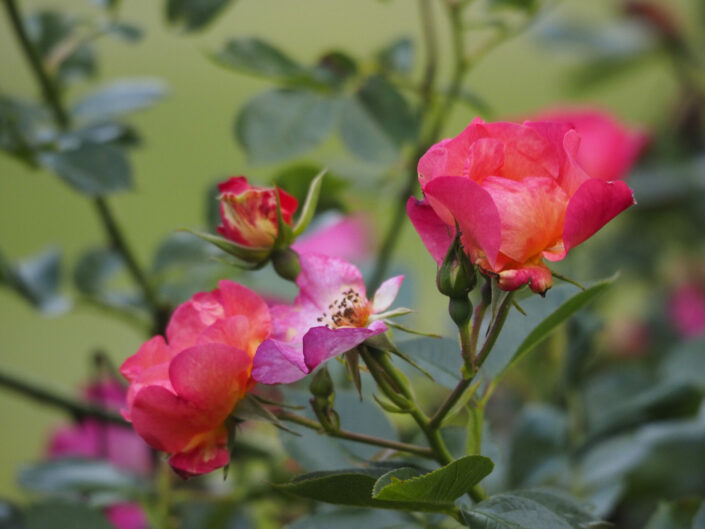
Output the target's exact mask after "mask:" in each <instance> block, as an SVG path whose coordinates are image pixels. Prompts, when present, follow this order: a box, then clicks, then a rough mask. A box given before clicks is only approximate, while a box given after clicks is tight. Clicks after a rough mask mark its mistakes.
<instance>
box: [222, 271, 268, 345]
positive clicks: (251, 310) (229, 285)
mask: <svg viewBox="0 0 705 529" xmlns="http://www.w3.org/2000/svg"><path fill="white" fill-rule="evenodd" d="M218 286H219V287H220V288H219V290H220V299H221V302H222V304H223V309H224V312H225V316H228V317H232V316H245V317H246V318H247V319H248V320H249V325H250V330H249V340H250V342H251V345H250V346H249V348H248V352H250V353H251V354H252V355H254V353H255V350H256V349H257V345H259V343H260V342H262V341H263V340H265V339H267V338H268V337H269V333H270V330H271V327H272V321H271V318H270V315H269V308H268V307H267V304H266V303H265V302H264V300H263V299H262V298H261V297H260V296H259V295H258V294H256V293H255V292H254V291H252V290H250V289H249V288H247V287H243V286H242V285H240V284H238V283H235V282H233V281H227V280H223V281H220V282H219V283H218ZM255 342H256V344H255ZM250 349H251V350H250Z"/></svg>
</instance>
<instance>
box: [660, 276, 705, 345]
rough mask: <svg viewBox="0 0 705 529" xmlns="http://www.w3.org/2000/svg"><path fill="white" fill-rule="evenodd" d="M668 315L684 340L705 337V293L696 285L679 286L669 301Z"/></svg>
mask: <svg viewBox="0 0 705 529" xmlns="http://www.w3.org/2000/svg"><path fill="white" fill-rule="evenodd" d="M668 314H669V316H670V319H671V324H672V325H673V326H674V327H675V328H676V330H677V331H678V334H680V335H681V337H682V338H685V339H693V338H698V337H700V336H705V291H704V290H703V289H701V288H700V287H699V285H697V284H694V283H685V284H683V285H681V286H679V287H678V288H677V289H676V290H675V291H674V292H673V294H672V295H671V298H670V300H669V301H668Z"/></svg>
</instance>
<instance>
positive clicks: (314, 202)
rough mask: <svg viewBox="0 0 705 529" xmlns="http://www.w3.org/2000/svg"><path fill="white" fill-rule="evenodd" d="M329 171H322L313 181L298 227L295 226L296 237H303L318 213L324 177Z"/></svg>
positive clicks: (297, 223)
mask: <svg viewBox="0 0 705 529" xmlns="http://www.w3.org/2000/svg"><path fill="white" fill-rule="evenodd" d="M327 171H328V169H327V168H324V169H321V171H320V172H319V173H318V174H317V175H316V176H315V177H314V178H313V180H311V184H310V185H309V187H308V193H306V201H305V202H304V205H303V207H302V208H301V214H300V215H299V218H298V220H297V221H296V226H294V236H298V235H301V234H302V233H303V232H304V230H305V229H306V228H308V225H309V224H310V223H311V220H312V219H313V215H314V214H315V213H316V207H317V206H318V197H319V196H320V194H321V187H322V185H323V176H324V175H325V174H326V172H327Z"/></svg>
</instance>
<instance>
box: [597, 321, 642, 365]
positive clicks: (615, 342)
mask: <svg viewBox="0 0 705 529" xmlns="http://www.w3.org/2000/svg"><path fill="white" fill-rule="evenodd" d="M605 331H606V332H605V341H606V346H607V348H608V349H609V350H610V351H611V352H613V353H614V354H615V355H617V356H621V357H625V358H639V357H641V356H643V355H644V354H646V352H647V351H648V348H649V341H650V336H649V326H648V325H647V324H646V323H645V322H644V321H641V320H637V319H632V318H620V319H617V320H613V321H611V322H610V323H609V324H608V326H607V329H605Z"/></svg>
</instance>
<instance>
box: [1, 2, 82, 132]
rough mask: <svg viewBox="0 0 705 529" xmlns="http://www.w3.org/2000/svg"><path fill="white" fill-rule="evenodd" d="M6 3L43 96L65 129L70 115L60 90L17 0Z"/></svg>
mask: <svg viewBox="0 0 705 529" xmlns="http://www.w3.org/2000/svg"><path fill="white" fill-rule="evenodd" d="M3 3H4V4H5V10H6V11H7V15H8V17H9V18H10V24H11V26H12V29H13V30H14V32H15V36H16V37H17V40H19V41H20V47H21V48H22V51H23V52H24V54H25V57H26V58H27V61H28V62H29V64H30V66H31V67H32V73H33V74H34V76H35V77H36V78H37V82H38V83H39V86H40V87H41V90H42V96H43V97H44V100H45V101H46V102H47V104H48V105H49V108H51V111H52V113H53V114H54V119H55V120H56V123H57V124H58V125H59V127H61V128H62V129H65V128H67V127H68V125H69V116H68V114H67V113H66V111H65V110H64V107H63V106H62V105H61V98H60V96H59V92H58V90H57V89H56V85H54V83H53V82H52V81H51V79H50V78H49V75H48V74H47V72H46V70H44V67H43V66H42V60H41V58H40V57H39V54H38V53H37V50H36V48H35V47H34V46H33V45H32V42H31V41H30V39H29V35H28V34H27V31H26V30H25V27H24V24H23V23H22V16H21V14H20V12H19V9H18V8H17V3H16V2H15V0H3Z"/></svg>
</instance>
